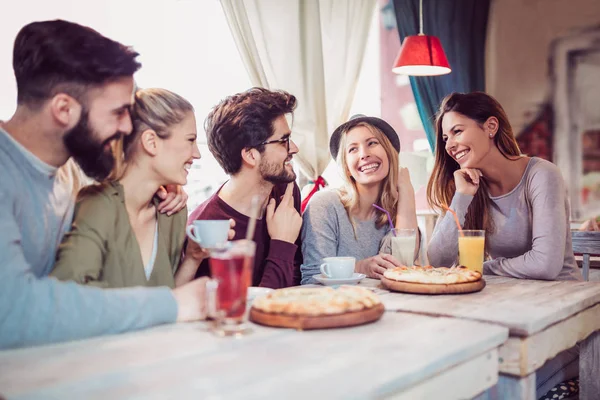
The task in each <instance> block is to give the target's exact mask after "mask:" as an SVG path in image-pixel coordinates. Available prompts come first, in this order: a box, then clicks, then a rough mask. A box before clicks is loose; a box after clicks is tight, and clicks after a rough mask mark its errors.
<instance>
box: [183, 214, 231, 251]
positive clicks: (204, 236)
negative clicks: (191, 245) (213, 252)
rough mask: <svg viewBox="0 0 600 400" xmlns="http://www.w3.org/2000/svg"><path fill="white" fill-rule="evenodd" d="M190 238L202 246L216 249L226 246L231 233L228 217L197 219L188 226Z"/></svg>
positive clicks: (187, 230) (187, 231)
mask: <svg viewBox="0 0 600 400" xmlns="http://www.w3.org/2000/svg"><path fill="white" fill-rule="evenodd" d="M185 231H186V233H187V235H188V237H189V238H190V239H192V240H193V241H194V242H196V243H198V244H199V245H200V246H202V248H205V249H214V248H219V247H223V246H225V244H226V243H227V236H228V234H229V220H228V219H213V220H202V219H199V220H196V221H194V222H192V223H191V224H190V225H188V226H187V228H186V230H185Z"/></svg>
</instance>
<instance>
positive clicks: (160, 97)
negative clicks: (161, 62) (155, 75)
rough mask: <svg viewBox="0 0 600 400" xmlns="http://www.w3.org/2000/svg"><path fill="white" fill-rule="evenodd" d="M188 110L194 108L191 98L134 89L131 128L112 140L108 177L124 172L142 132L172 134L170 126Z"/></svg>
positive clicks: (160, 135)
mask: <svg viewBox="0 0 600 400" xmlns="http://www.w3.org/2000/svg"><path fill="white" fill-rule="evenodd" d="M190 112H194V107H193V106H192V105H191V104H190V102H189V101H187V100H186V99H184V98H183V97H181V96H179V95H178V94H176V93H173V92H171V91H169V90H166V89H156V88H153V89H139V90H137V91H136V92H135V99H134V103H133V107H132V109H131V122H132V125H133V130H132V131H131V133H130V134H129V135H125V136H124V137H123V138H121V140H118V141H117V142H116V143H114V145H113V155H114V157H115V167H114V168H113V171H112V172H111V174H110V175H109V178H108V179H109V180H117V179H119V178H121V177H122V176H123V173H124V172H125V168H126V167H127V161H131V158H132V156H133V154H134V152H135V148H136V146H135V144H136V143H137V142H138V139H139V137H140V135H141V134H142V133H143V132H145V131H147V130H148V129H151V130H153V131H154V132H156V134H157V135H158V137H160V138H162V139H167V138H168V137H169V136H171V132H170V130H169V128H170V127H171V126H173V125H177V124H179V123H181V122H182V121H183V120H184V119H185V117H186V116H187V115H188V114H189V113H190Z"/></svg>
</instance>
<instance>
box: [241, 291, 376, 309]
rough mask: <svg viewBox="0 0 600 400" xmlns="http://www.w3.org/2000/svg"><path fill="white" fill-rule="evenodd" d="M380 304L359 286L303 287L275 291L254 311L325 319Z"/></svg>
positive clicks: (258, 301) (255, 303) (254, 305)
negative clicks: (325, 316) (325, 317)
mask: <svg viewBox="0 0 600 400" xmlns="http://www.w3.org/2000/svg"><path fill="white" fill-rule="evenodd" d="M380 303H381V301H380V300H379V298H378V297H377V296H376V295H375V294H374V293H373V292H371V291H370V290H367V289H364V288H361V287H358V286H340V287H339V288H337V289H333V288H331V287H324V288H302V287H300V288H285V289H278V290H275V291H273V292H271V293H269V294H267V295H266V296H261V297H259V298H257V299H255V300H254V303H253V304H252V307H253V308H255V309H257V310H260V311H262V312H266V313H270V314H281V315H288V316H322V315H338V314H344V313H347V312H354V311H361V310H365V309H369V308H373V307H375V306H376V305H378V304H380Z"/></svg>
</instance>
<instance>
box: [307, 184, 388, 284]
mask: <svg viewBox="0 0 600 400" xmlns="http://www.w3.org/2000/svg"><path fill="white" fill-rule="evenodd" d="M355 226H356V236H355V235H354V230H353V228H352V222H350V218H349V217H348V213H347V212H346V210H345V209H344V206H343V205H342V202H341V201H340V196H339V193H338V191H337V190H332V189H327V190H322V191H320V192H317V193H315V195H314V196H313V197H312V198H311V199H310V202H309V203H308V206H307V207H306V210H305V211H304V215H303V223H302V233H301V235H302V257H303V264H302V265H301V266H300V271H301V272H302V282H301V283H302V284H303V285H305V284H309V283H315V281H314V279H312V276H313V275H317V274H320V273H321V271H320V269H319V267H320V265H321V263H322V262H323V258H325V257H336V256H340V257H341V256H345V257H354V258H356V261H360V260H364V259H365V258H369V257H373V256H375V255H377V254H379V249H380V246H381V244H382V239H383V238H384V237H385V236H386V234H387V232H388V231H389V228H388V226H387V225H386V226H384V227H382V228H379V229H378V228H377V227H376V226H375V220H374V219H370V220H367V221H361V220H355Z"/></svg>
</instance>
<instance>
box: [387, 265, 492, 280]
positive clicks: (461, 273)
mask: <svg viewBox="0 0 600 400" xmlns="http://www.w3.org/2000/svg"><path fill="white" fill-rule="evenodd" d="M383 276H384V277H385V278H386V279H389V280H391V281H396V282H408V283H421V284H429V285H454V284H459V283H469V282H477V281H479V280H481V273H479V272H477V271H472V270H470V269H468V268H467V267H464V266H458V267H452V268H447V267H438V268H434V267H432V266H425V267H421V266H413V267H406V266H401V267H396V268H391V269H388V270H387V271H385V272H384V274H383Z"/></svg>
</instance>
